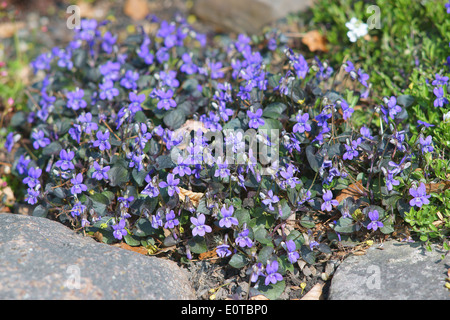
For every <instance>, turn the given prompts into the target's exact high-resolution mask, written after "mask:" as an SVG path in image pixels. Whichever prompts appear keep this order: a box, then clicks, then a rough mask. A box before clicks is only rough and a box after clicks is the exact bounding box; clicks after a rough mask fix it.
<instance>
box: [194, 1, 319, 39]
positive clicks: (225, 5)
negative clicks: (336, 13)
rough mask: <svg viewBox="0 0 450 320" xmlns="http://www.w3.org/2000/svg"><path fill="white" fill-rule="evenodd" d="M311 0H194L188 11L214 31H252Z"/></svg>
mask: <svg viewBox="0 0 450 320" xmlns="http://www.w3.org/2000/svg"><path fill="white" fill-rule="evenodd" d="M312 3H313V0H277V1H274V0H226V1H224V0H196V1H195V3H194V7H193V8H192V12H193V13H194V14H195V15H196V16H197V17H198V18H200V20H203V21H204V22H207V23H209V24H212V25H213V26H214V27H216V29H217V31H227V32H230V31H231V32H236V33H247V34H255V33H259V32H260V31H261V28H262V27H263V26H264V25H267V24H269V23H271V22H274V21H276V20H277V19H280V18H283V17H285V16H286V15H287V14H288V13H290V12H298V11H302V10H306V9H307V8H309V7H310V6H311V5H312Z"/></svg>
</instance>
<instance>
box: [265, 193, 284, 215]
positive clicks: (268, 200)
mask: <svg viewBox="0 0 450 320" xmlns="http://www.w3.org/2000/svg"><path fill="white" fill-rule="evenodd" d="M262 195H263V196H264V194H262ZM264 197H266V196H264ZM278 201H280V198H278V196H276V195H274V194H273V191H272V190H269V191H268V192H267V197H266V198H265V199H264V200H263V201H262V203H264V204H265V205H266V206H268V208H269V210H272V211H274V210H275V208H274V207H273V206H272V204H273V203H277V202H278Z"/></svg>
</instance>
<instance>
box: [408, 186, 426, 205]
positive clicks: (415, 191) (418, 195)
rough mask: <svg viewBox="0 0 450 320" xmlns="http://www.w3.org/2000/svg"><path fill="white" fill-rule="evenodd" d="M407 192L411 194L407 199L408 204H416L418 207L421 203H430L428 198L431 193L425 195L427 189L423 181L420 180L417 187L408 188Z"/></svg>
mask: <svg viewBox="0 0 450 320" xmlns="http://www.w3.org/2000/svg"><path fill="white" fill-rule="evenodd" d="M409 194H410V195H412V196H413V198H412V199H411V200H410V201H409V204H410V206H417V207H419V208H420V207H422V205H424V204H425V205H427V204H429V203H430V200H428V198H430V197H431V195H427V189H426V187H425V184H424V183H423V182H421V183H420V185H419V186H418V187H417V188H414V187H411V188H410V189H409Z"/></svg>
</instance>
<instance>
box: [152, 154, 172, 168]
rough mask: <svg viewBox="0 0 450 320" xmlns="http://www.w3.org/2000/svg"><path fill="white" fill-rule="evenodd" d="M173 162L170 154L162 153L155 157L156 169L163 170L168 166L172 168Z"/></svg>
mask: <svg viewBox="0 0 450 320" xmlns="http://www.w3.org/2000/svg"><path fill="white" fill-rule="evenodd" d="M174 167H175V163H173V161H172V158H171V156H170V155H163V156H159V157H158V158H156V163H155V168H156V169H157V170H163V169H168V168H174Z"/></svg>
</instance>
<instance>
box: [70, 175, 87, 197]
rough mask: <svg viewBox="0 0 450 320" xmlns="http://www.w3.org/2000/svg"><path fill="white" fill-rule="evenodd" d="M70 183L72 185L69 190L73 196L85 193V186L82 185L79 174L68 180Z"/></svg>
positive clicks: (81, 177)
mask: <svg viewBox="0 0 450 320" xmlns="http://www.w3.org/2000/svg"><path fill="white" fill-rule="evenodd" d="M70 182H72V184H73V186H72V188H70V191H71V192H72V194H73V195H75V194H79V193H82V192H83V191H87V187H86V185H85V184H83V175H82V174H81V173H79V174H77V175H76V176H75V177H74V178H72V179H70Z"/></svg>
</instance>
